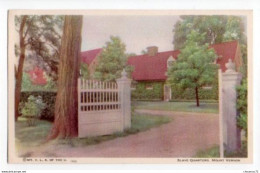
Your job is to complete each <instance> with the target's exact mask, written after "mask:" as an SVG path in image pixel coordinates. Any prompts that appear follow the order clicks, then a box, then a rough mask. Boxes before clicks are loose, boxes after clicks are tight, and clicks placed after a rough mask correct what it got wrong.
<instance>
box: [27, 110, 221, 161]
mask: <svg viewBox="0 0 260 173" xmlns="http://www.w3.org/2000/svg"><path fill="white" fill-rule="evenodd" d="M137 111H138V112H140V113H149V114H156V115H158V114H160V115H166V116H169V117H171V118H173V121H171V122H170V123H168V124H164V125H162V126H159V127H157V128H152V129H150V130H148V131H145V132H141V133H138V134H135V135H130V136H127V137H121V138H116V139H114V140H110V141H106V142H103V143H100V144H97V145H90V146H86V147H78V148H76V147H75V148H71V147H69V146H65V145H59V146H55V145H52V146H49V147H48V148H46V147H43V148H41V149H40V148H38V150H37V152H36V151H34V152H33V155H32V156H46V153H47V154H48V153H49V154H50V155H53V156H56V157H59V156H60V157H193V156H194V155H195V154H196V152H197V151H199V150H203V149H207V148H210V147H212V146H213V145H215V144H218V143H219V127H218V115H217V114H203V113H184V112H170V111H154V110H137Z"/></svg>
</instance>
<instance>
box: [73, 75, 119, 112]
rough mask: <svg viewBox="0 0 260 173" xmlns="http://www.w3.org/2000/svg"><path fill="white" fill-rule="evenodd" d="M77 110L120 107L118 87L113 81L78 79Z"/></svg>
mask: <svg viewBox="0 0 260 173" xmlns="http://www.w3.org/2000/svg"><path fill="white" fill-rule="evenodd" d="M79 84H80V86H79V87H78V88H79V91H78V92H79V93H80V94H79V96H80V97H79V111H92V112H93V111H109V110H117V109H120V100H119V98H120V97H119V89H118V86H117V84H116V83H115V82H102V81H95V80H85V79H79Z"/></svg>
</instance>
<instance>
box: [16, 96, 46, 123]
mask: <svg viewBox="0 0 260 173" xmlns="http://www.w3.org/2000/svg"><path fill="white" fill-rule="evenodd" d="M45 106H46V104H45V103H44V102H43V101H42V97H41V96H38V97H34V96H33V95H31V96H29V97H28V101H27V102H25V103H23V102H22V103H20V105H19V108H20V112H21V114H22V116H23V117H26V118H27V122H28V125H29V126H31V125H34V123H35V119H36V118H39V117H40V114H41V112H42V110H43V109H44V108H45Z"/></svg>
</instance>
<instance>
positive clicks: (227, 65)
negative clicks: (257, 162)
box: [225, 58, 236, 73]
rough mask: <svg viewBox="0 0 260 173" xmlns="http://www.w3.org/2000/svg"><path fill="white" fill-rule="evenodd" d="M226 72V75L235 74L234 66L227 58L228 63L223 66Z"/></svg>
mask: <svg viewBox="0 0 260 173" xmlns="http://www.w3.org/2000/svg"><path fill="white" fill-rule="evenodd" d="M225 66H226V68H227V70H226V73H230V72H235V71H236V66H235V64H234V63H233V62H232V60H231V59H230V58H229V59H228V62H227V63H226V64H225Z"/></svg>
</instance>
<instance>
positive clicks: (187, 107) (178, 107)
mask: <svg viewBox="0 0 260 173" xmlns="http://www.w3.org/2000/svg"><path fill="white" fill-rule="evenodd" d="M132 106H134V107H135V108H136V109H150V110H165V111H177V112H201V113H218V103H217V102H216V103H206V102H201V103H200V106H199V107H197V106H196V103H195V102H163V101H154V102H147V101H133V102H132Z"/></svg>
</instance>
